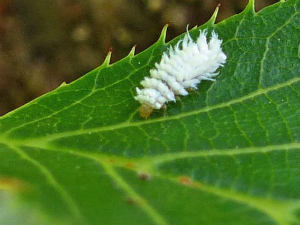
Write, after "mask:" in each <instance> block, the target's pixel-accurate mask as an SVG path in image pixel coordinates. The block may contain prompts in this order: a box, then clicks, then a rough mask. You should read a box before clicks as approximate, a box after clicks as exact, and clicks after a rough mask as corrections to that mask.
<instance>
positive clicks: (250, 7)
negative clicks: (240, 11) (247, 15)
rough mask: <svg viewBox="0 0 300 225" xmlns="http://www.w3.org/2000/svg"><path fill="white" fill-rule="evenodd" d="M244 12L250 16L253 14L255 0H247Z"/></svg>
mask: <svg viewBox="0 0 300 225" xmlns="http://www.w3.org/2000/svg"><path fill="white" fill-rule="evenodd" d="M244 11H245V12H251V13H252V14H254V13H255V0H249V2H248V4H247V6H246V8H245V10H244Z"/></svg>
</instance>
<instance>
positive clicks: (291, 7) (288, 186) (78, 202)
mask: <svg viewBox="0 0 300 225" xmlns="http://www.w3.org/2000/svg"><path fill="white" fill-rule="evenodd" d="M216 15H217V13H215V14H214V15H213V17H212V19H211V20H209V21H208V22H207V23H206V24H204V25H202V26H201V27H200V28H194V29H192V30H191V31H190V33H191V36H192V37H193V38H195V39H196V38H197V36H198V35H199V30H200V29H205V28H207V29H208V31H209V32H211V31H212V30H213V29H214V30H215V31H216V32H217V33H218V35H219V37H220V38H221V39H223V45H222V47H223V50H224V52H225V53H226V55H227V57H228V60H227V63H226V64H225V66H224V67H223V68H222V69H221V70H220V74H219V75H218V77H217V81H216V82H211V81H204V82H202V83H201V84H200V85H199V90H198V92H194V91H192V92H190V94H189V95H188V96H186V97H182V98H181V101H177V102H176V103H171V104H168V108H167V110H165V111H164V110H160V111H156V112H154V113H153V114H152V115H151V116H150V117H149V118H148V119H147V120H144V119H142V118H140V117H139V114H138V112H137V109H138V107H139V103H138V102H136V101H135V100H134V96H135V87H137V86H139V85H140V84H139V83H140V81H141V80H142V79H143V78H144V77H145V76H148V75H149V70H150V69H151V68H153V67H154V64H155V63H156V62H159V60H160V58H161V56H162V53H163V52H164V51H166V50H167V49H168V46H170V45H174V44H176V43H177V42H178V41H179V40H180V39H181V38H182V37H183V35H184V34H183V35H181V36H179V37H177V38H176V39H174V40H172V41H170V42H169V43H165V36H166V27H165V28H164V29H163V31H162V34H161V36H160V38H159V40H158V41H157V42H156V43H155V44H154V45H152V46H151V47H149V48H148V49H147V50H145V51H143V52H142V53H140V54H138V55H134V49H133V50H132V51H131V52H130V53H129V55H128V56H127V57H125V58H124V59H122V60H121V61H119V62H116V63H114V64H109V58H110V54H108V56H107V58H106V60H105V62H104V63H103V64H102V65H101V66H100V67H99V68H96V69H95V70H93V71H91V72H89V73H88V74H86V75H85V76H83V77H82V78H80V79H78V80H77V81H74V82H73V83H71V84H67V85H62V86H60V87H59V88H57V89H56V90H54V91H52V92H50V93H48V94H46V95H44V96H42V97H40V98H38V99H36V100H34V101H32V102H30V103H29V104H27V105H25V106H23V107H21V108H19V109H17V110H15V111H13V112H11V113H9V114H7V115H5V116H3V117H2V118H1V119H0V155H1V163H0V212H1V213H0V216H1V217H0V222H1V224H20V221H21V224H114V225H115V224H143V225H144V224H145V225H147V224H158V225H167V224H172V225H173V224H180V225H181V224H230V225H233V224H245V225H248V224H256V225H257V224H282V225H283V224H286V225H287V224H300V144H299V141H300V1H299V0H289V1H286V2H283V1H281V2H278V3H276V4H274V5H272V6H269V7H266V8H265V9H263V10H261V11H260V12H255V11H254V2H253V1H250V3H249V4H248V6H247V7H246V9H245V10H244V11H243V12H242V13H240V14H238V15H236V16H233V17H231V18H229V19H226V20H224V21H222V22H220V23H218V24H215V23H214V21H215V18H216Z"/></svg>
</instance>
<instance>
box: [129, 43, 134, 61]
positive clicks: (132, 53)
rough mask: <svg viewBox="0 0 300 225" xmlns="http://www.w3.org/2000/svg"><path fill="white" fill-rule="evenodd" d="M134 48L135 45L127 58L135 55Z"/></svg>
mask: <svg viewBox="0 0 300 225" xmlns="http://www.w3.org/2000/svg"><path fill="white" fill-rule="evenodd" d="M135 48H136V44H135V45H134V46H133V47H132V48H131V50H130V52H129V54H128V57H130V58H132V57H133V56H134V53H135Z"/></svg>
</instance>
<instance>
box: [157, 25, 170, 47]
mask: <svg viewBox="0 0 300 225" xmlns="http://www.w3.org/2000/svg"><path fill="white" fill-rule="evenodd" d="M168 26H169V24H168V23H167V24H166V25H165V26H164V27H163V29H162V31H161V34H160V37H159V39H158V40H157V42H160V43H162V44H166V36H167V29H168Z"/></svg>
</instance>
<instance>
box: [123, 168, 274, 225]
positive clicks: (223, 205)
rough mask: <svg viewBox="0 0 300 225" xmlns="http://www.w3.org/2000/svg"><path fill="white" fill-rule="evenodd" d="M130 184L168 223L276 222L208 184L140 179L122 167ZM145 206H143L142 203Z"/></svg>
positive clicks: (166, 178)
mask: <svg viewBox="0 0 300 225" xmlns="http://www.w3.org/2000/svg"><path fill="white" fill-rule="evenodd" d="M119 173H120V175H121V176H122V177H124V179H126V181H127V183H128V184H129V185H131V186H134V187H135V191H136V193H139V194H140V195H142V196H143V198H144V200H145V201H146V202H147V203H148V204H150V205H151V206H152V207H154V208H155V210H156V211H157V212H159V213H160V214H161V215H164V218H165V219H166V220H167V221H168V222H169V223H168V224H194V223H195V221H197V223H199V224H213V223H214V221H222V223H224V224H253V225H254V224H275V223H274V221H272V219H271V218H270V217H269V216H267V215H264V214H263V213H262V212H260V211H257V210H256V209H255V208H253V207H251V206H250V205H245V204H241V203H239V202H235V201H232V200H230V199H228V198H227V197H225V196H221V195H216V193H212V192H213V191H212V190H209V187H207V186H202V185H201V184H199V185H197V186H196V187H195V188H192V189H191V188H190V187H189V184H178V181H177V180H173V179H170V178H168V177H163V176H162V177H160V178H156V177H153V178H151V179H150V180H138V182H137V176H136V174H134V173H129V172H128V171H126V170H123V169H122V170H120V172H119ZM141 207H142V206H141Z"/></svg>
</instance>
